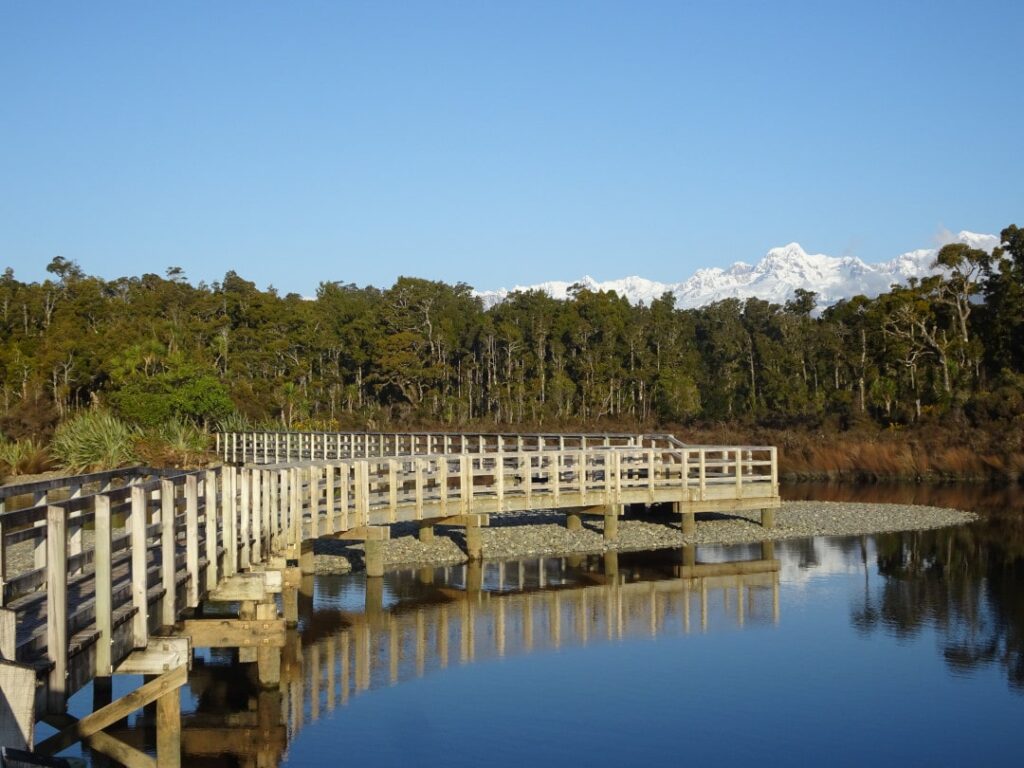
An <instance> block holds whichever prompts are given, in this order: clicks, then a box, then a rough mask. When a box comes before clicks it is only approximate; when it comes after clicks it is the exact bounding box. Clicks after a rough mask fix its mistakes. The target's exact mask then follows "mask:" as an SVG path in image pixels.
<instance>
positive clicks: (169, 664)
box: [114, 637, 192, 675]
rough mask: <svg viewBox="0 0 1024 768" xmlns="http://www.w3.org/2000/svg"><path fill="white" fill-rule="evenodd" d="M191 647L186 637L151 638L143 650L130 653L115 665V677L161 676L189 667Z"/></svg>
mask: <svg viewBox="0 0 1024 768" xmlns="http://www.w3.org/2000/svg"><path fill="white" fill-rule="evenodd" d="M191 661H192V645H191V643H189V639H188V638H187V637H151V638H149V645H147V646H146V647H145V648H142V649H139V650H135V651H132V652H131V653H130V654H128V656H127V657H125V659H124V661H122V662H121V663H120V664H118V665H117V667H116V668H115V669H114V674H117V675H162V674H163V673H164V672H170V671H171V670H172V669H177V668H178V667H181V666H185V667H189V666H191Z"/></svg>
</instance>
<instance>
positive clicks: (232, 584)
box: [206, 571, 281, 603]
mask: <svg viewBox="0 0 1024 768" xmlns="http://www.w3.org/2000/svg"><path fill="white" fill-rule="evenodd" d="M280 591H281V572H280V571H256V572H254V573H236V574H235V575H234V576H229V577H228V578H226V579H224V580H223V581H222V582H221V583H220V584H219V585H218V586H217V588H216V589H214V590H213V591H211V592H210V594H209V595H207V596H206V599H207V600H213V601H216V602H229V603H230V602H237V601H240V600H263V599H264V598H265V597H266V596H267V595H270V594H276V593H279V592H280Z"/></svg>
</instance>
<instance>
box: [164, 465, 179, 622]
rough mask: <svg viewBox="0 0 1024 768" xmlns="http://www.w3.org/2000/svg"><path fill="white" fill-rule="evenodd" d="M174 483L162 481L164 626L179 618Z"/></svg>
mask: <svg viewBox="0 0 1024 768" xmlns="http://www.w3.org/2000/svg"><path fill="white" fill-rule="evenodd" d="M174 549H175V542H174V483H173V482H172V481H170V480H161V481H160V585H161V586H162V587H163V588H164V596H163V599H162V600H161V601H160V621H161V623H162V624H163V625H164V626H168V625H171V624H174V622H175V621H176V620H177V618H178V612H177V605H176V600H175V598H176V597H177V595H176V594H175V593H176V592H177V586H176V584H175V567H174V560H175V557H174V554H175V552H174Z"/></svg>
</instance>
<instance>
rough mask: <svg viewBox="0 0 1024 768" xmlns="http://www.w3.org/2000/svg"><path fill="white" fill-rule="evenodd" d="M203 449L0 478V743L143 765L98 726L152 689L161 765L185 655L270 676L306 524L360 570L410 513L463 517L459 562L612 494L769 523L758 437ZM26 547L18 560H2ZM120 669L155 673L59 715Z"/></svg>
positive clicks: (230, 437)
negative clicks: (38, 729)
mask: <svg viewBox="0 0 1024 768" xmlns="http://www.w3.org/2000/svg"><path fill="white" fill-rule="evenodd" d="M217 450H218V452H219V454H220V455H221V456H222V458H224V459H225V462H226V463H225V464H224V465H223V466H221V467H217V468H215V469H210V470H202V471H193V472H178V473H167V472H158V471H155V470H149V469H142V468H140V469H132V470H123V471H120V472H106V473H97V474H93V475H84V476H79V477H74V478H59V479H54V480H48V481H44V482H42V483H32V484H27V485H24V486H15V487H13V488H5V489H2V490H0V500H2V501H3V503H4V509H3V511H2V512H0V578H2V585H0V595H2V601H3V606H4V610H3V611H2V612H0V656H2V659H3V660H2V661H0V683H2V690H3V694H4V699H5V700H6V702H7V704H8V707H7V711H9V712H10V713H11V714H10V716H9V717H6V719H5V718H0V744H9V745H15V746H18V745H21V746H26V747H31V746H32V744H33V725H34V722H35V719H36V717H39V716H45V717H47V718H48V719H49V722H51V723H53V724H56V725H57V727H58V728H59V729H60V730H59V732H58V733H57V734H55V735H54V736H53V737H51V738H49V739H47V740H45V741H43V742H42V743H40V744H37V745H36V750H37V752H38V753H40V754H54V753H56V752H58V751H60V750H61V749H63V748H65V747H66V746H68V745H69V744H71V743H74V741H76V740H80V739H82V740H86V741H87V742H88V743H89V744H90V746H91V747H92V748H94V749H97V750H100V751H105V752H107V753H108V754H111V756H113V757H114V758H115V759H117V760H119V761H121V762H124V763H126V764H147V763H146V762H145V761H146V760H150V762H151V759H150V758H148V757H146V756H145V755H142V754H136V753H135V752H133V751H132V748H131V747H130V746H129V745H126V744H123V743H121V742H118V741H117V740H116V739H113V737H110V735H109V734H108V733H106V731H105V729H106V728H107V727H108V726H109V725H110V724H112V723H114V722H116V721H117V720H120V719H121V718H123V717H124V716H125V715H126V714H127V713H128V712H130V711H131V710H132V709H134V708H138V707H140V706H144V705H147V704H149V703H152V702H156V705H157V719H158V721H159V722H161V723H163V724H164V727H163V728H161V729H159V732H160V733H161V734H163V736H161V737H159V738H158V744H157V746H158V749H157V752H158V759H159V761H160V765H175V764H177V761H178V760H179V759H180V757H179V756H180V717H179V714H178V712H179V710H178V693H177V688H178V687H180V685H182V684H183V683H184V682H185V680H186V678H187V668H188V666H189V664H190V662H191V658H192V653H191V651H192V649H193V648H196V647H211V648H217V647H229V648H240V649H241V651H240V652H239V653H240V657H241V658H242V659H243V660H249V661H256V662H258V666H259V669H260V678H261V682H262V683H263V684H265V685H276V684H277V681H278V679H279V676H280V669H279V667H280V662H279V658H278V657H279V655H280V654H279V650H277V649H279V648H280V647H281V646H283V644H284V642H285V626H286V622H289V621H294V620H295V618H296V617H295V611H294V609H293V608H292V605H293V601H291V600H288V599H286V600H284V610H285V617H284V620H282V619H280V618H279V614H278V609H277V606H276V602H275V598H274V595H275V594H277V593H279V592H281V591H282V589H283V590H284V591H285V592H286V594H288V593H289V591H290V590H291V591H294V581H295V580H296V579H297V578H298V575H297V573H296V575H295V576H291V575H289V574H290V573H291V571H289V570H288V566H289V562H295V561H298V564H299V569H300V570H301V571H303V572H311V571H312V565H313V554H312V542H313V541H314V540H316V539H317V538H320V537H323V536H333V537H338V538H348V539H357V540H362V541H364V542H365V552H366V568H367V575H368V576H371V577H376V576H380V575H382V574H383V555H382V548H383V542H384V540H386V539H387V538H388V536H389V530H390V528H389V526H390V525H391V524H393V523H397V522H403V521H416V522H417V523H418V524H419V526H420V531H421V538H429V537H430V536H432V534H433V526H434V525H436V524H441V523H443V524H448V525H461V526H464V527H465V529H466V548H467V554H468V556H469V558H470V559H471V560H478V559H479V558H480V557H481V555H482V547H481V537H480V528H481V526H483V525H486V524H487V523H488V519H489V516H490V515H492V514H501V513H503V512H508V511H519V510H525V509H561V510H564V511H566V513H567V524H568V525H569V526H570V527H572V526H574V525H578V522H579V517H578V515H580V514H598V515H601V516H603V518H604V535H605V537H606V538H609V539H614V538H615V537H616V535H617V521H618V518H619V517H620V516H621V515H622V514H623V510H624V508H625V506H627V505H632V504H644V505H655V504H661V505H671V508H672V511H673V512H674V513H675V514H679V515H681V516H682V524H683V530H684V532H692V530H693V526H694V524H695V523H694V514H695V513H697V512H703V511H720V510H740V509H760V510H762V512H761V514H762V523H763V524H764V525H771V523H772V510H773V509H774V508H776V507H777V506H778V503H779V497H778V482H777V471H776V455H775V449H774V448H766V447H750V446H689V445H685V444H682V443H680V442H678V441H677V440H675V438H673V437H671V436H667V435H501V434H474V435H465V434H354V433H267V432H258V433H246V434H223V435H218V437H217ZM89 539H91V545H90V542H89ZM28 550H31V561H30V562H29V563H28V565H26V566H25V567H20V568H17V569H14V568H12V567H11V562H12V561H13V559H14V555H15V554H20V555H21V556H22V558H21V559H22V560H23V561H24V560H25V557H24V556H25V553H26V551H28ZM218 601H220V602H228V603H237V604H239V605H240V609H239V613H238V616H237V618H231V619H224V618H217V619H207V618H203V615H202V606H203V605H204V604H208V603H213V602H218ZM275 659H277V661H275ZM120 673H135V674H139V673H141V674H147V675H155V676H156V678H155V679H154V680H152V681H150V682H147V683H146V684H144V685H143V686H142V687H141V688H139V689H138V690H137V691H135V692H133V693H132V694H129V696H127V697H125V698H123V699H121V700H119V701H115V702H111V703H109V704H106V705H103V706H101V707H100V708H99V709H98V710H97V711H96V712H94V713H93V714H91V715H89V716H88V717H87V718H84V719H83V720H82V721H78V722H73V721H72V719H70V718H68V716H67V715H66V714H65V709H66V701H67V698H68V696H70V695H71V694H72V693H74V692H75V691H76V690H78V689H80V688H81V687H82V686H84V685H85V684H87V683H88V682H90V681H91V680H94V679H98V680H100V681H103V680H108V679H109V676H110V675H111V674H120ZM37 682H38V683H39V684H38V685H37ZM103 687H104V686H102V685H101V686H100V688H103ZM107 690H109V686H107Z"/></svg>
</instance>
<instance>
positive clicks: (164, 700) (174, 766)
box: [156, 688, 181, 768]
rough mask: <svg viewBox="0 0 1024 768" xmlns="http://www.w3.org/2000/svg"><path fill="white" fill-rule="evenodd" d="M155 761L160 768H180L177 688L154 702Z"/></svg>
mask: <svg viewBox="0 0 1024 768" xmlns="http://www.w3.org/2000/svg"><path fill="white" fill-rule="evenodd" d="M156 760H157V764H158V765H159V766H160V768H180V766H181V691H180V690H179V689H178V688H174V689H172V690H170V691H168V692H167V693H165V694H164V695H163V696H161V697H160V698H159V699H157V700H156Z"/></svg>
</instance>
